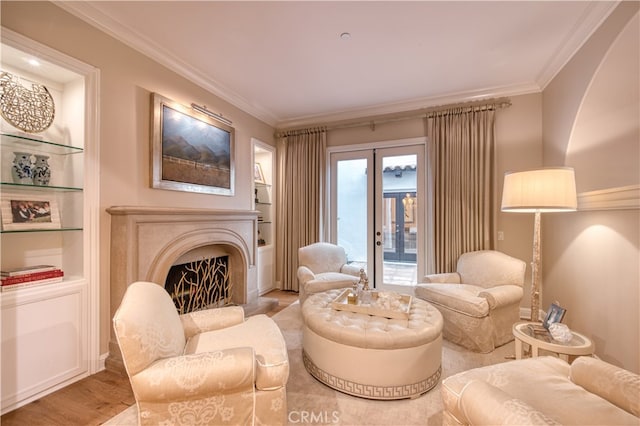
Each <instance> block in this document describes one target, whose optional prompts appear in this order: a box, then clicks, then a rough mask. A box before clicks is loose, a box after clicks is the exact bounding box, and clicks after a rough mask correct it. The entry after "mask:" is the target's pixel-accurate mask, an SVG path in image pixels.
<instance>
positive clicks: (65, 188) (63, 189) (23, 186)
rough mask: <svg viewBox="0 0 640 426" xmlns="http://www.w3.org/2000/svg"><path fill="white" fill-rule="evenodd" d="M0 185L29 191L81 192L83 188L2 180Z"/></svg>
mask: <svg viewBox="0 0 640 426" xmlns="http://www.w3.org/2000/svg"><path fill="white" fill-rule="evenodd" d="M0 185H2V186H5V187H10V188H20V189H24V190H28V191H59V192H74V191H77V192H80V191H82V188H77V187H73V186H52V185H32V184H24V183H14V182H0Z"/></svg>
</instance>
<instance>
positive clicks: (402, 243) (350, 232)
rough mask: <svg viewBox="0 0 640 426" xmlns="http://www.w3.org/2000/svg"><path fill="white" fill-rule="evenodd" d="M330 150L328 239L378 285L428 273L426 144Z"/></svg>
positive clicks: (406, 282)
mask: <svg viewBox="0 0 640 426" xmlns="http://www.w3.org/2000/svg"><path fill="white" fill-rule="evenodd" d="M411 142H412V143H410V144H405V145H393V146H386V147H377V148H367V149H361V148H360V149H359V148H358V147H351V148H349V147H348V148H344V149H341V150H339V151H338V150H336V151H333V152H330V154H329V161H330V171H329V183H330V184H329V188H330V191H331V194H330V198H329V200H330V201H329V206H330V215H329V217H330V221H331V223H330V226H329V229H330V241H332V242H335V243H336V244H338V245H340V246H342V247H344V248H345V250H346V252H347V258H348V260H349V261H350V262H351V263H353V264H356V265H359V266H361V267H362V268H363V269H365V270H366V271H367V275H368V277H369V282H370V284H373V285H374V287H376V288H379V289H382V288H387V289H389V288H391V289H394V290H398V291H399V290H400V289H399V288H398V287H399V286H407V287H410V286H413V285H415V284H416V282H417V277H418V276H419V274H423V273H424V258H425V253H424V246H425V244H424V242H425V235H424V228H425V220H424V218H425V206H424V204H425V203H424V200H425V199H426V197H425V186H426V185H425V170H424V168H425V144H424V142H423V141H420V142H419V143H418V142H417V141H416V140H413V139H412V140H411Z"/></svg>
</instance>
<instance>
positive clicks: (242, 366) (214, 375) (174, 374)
mask: <svg viewBox="0 0 640 426" xmlns="http://www.w3.org/2000/svg"><path fill="white" fill-rule="evenodd" d="M254 376H255V358H254V353H253V349H252V348H249V347H242V348H231V349H225V350H221V351H215V352H203V353H199V354H192V355H181V356H176V357H171V358H164V359H161V360H158V361H156V362H155V363H153V364H151V365H150V366H149V367H148V368H146V369H144V370H142V371H141V372H139V373H138V374H136V375H135V376H132V377H131V385H132V388H133V390H134V392H135V394H136V399H137V400H138V401H147V402H166V401H184V400H187V399H201V398H203V397H206V396H213V395H215V394H228V393H238V392H252V391H253V386H254V382H255V377H254Z"/></svg>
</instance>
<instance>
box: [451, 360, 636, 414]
mask: <svg viewBox="0 0 640 426" xmlns="http://www.w3.org/2000/svg"><path fill="white" fill-rule="evenodd" d="M442 399H443V403H444V413H443V416H444V418H443V424H447V425H488V424H496V425H497V424H513V425H515V424H517V425H538V424H564V425H614V424H615V425H638V423H639V422H640V376H639V375H637V374H634V373H632V372H630V371H627V370H624V369H622V368H619V367H616V366H614V365H612V364H609V363H607V362H605V361H602V360H599V359H597V358H592V357H586V356H583V357H579V358H578V359H576V360H575V361H574V362H573V364H571V365H569V364H568V363H567V362H565V361H563V360H561V359H558V358H555V357H551V356H546V357H538V358H528V359H523V360H517V361H508V362H504V363H500V364H494V365H489V366H486V367H480V368H475V369H472V370H468V371H464V372H462V373H458V374H455V375H453V376H450V377H447V378H446V379H444V380H443V381H442Z"/></svg>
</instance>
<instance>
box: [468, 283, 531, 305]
mask: <svg viewBox="0 0 640 426" xmlns="http://www.w3.org/2000/svg"><path fill="white" fill-rule="evenodd" d="M522 293H523V292H522V287H520V286H517V285H499V286H497V287H491V288H485V289H484V290H482V291H481V292H480V293H478V296H479V297H484V298H485V299H487V303H488V304H489V309H491V310H493V309H496V308H501V307H503V306H508V305H512V304H514V303H520V300H521V299H522Z"/></svg>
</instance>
